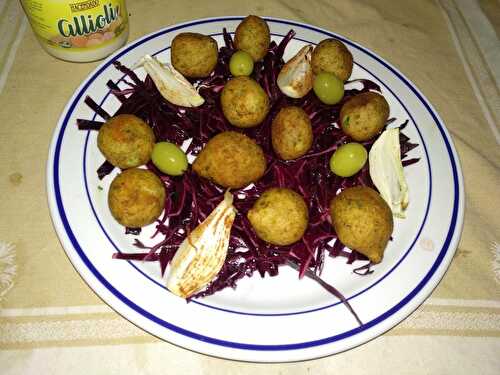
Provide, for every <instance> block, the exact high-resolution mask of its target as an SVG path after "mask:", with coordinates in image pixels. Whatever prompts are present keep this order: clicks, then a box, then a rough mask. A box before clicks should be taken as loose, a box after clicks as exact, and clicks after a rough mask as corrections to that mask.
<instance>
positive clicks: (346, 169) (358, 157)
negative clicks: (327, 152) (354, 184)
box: [330, 142, 368, 177]
mask: <svg viewBox="0 0 500 375" xmlns="http://www.w3.org/2000/svg"><path fill="white" fill-rule="evenodd" d="M367 158H368V152H367V151H366V148H365V147H364V146H363V145H362V144H360V143H356V142H351V143H346V144H345V145H342V146H340V147H339V148H338V149H337V150H336V151H335V152H334V153H333V155H332V157H331V158H330V169H331V170H332V172H333V173H335V174H336V175H337V176H340V177H351V176H353V175H355V174H356V173H358V172H359V171H360V170H361V168H363V166H364V165H365V163H366V159H367Z"/></svg>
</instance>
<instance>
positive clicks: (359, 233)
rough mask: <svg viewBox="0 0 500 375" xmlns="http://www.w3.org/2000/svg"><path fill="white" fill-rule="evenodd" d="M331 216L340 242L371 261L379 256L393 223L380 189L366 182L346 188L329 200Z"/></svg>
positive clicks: (378, 258)
mask: <svg viewBox="0 0 500 375" xmlns="http://www.w3.org/2000/svg"><path fill="white" fill-rule="evenodd" d="M330 216H331V218H332V225H333V227H334V229H335V232H337V235H338V238H339V240H340V242H342V243H343V244H344V245H346V246H347V247H349V248H351V249H353V250H356V251H359V252H360V253H362V254H364V255H366V256H367V257H368V259H370V260H371V261H372V262H373V263H379V262H380V261H381V260H382V257H383V255H384V250H385V248H386V246H387V243H388V242H389V239H390V238H391V234H392V230H393V226H394V223H393V219H392V212H391V209H390V208H389V206H388V205H387V203H386V202H385V201H384V200H383V199H382V197H381V196H380V194H379V193H377V192H376V191H375V190H373V189H371V188H369V187H366V186H355V187H351V188H347V189H345V190H343V191H342V192H341V193H340V194H338V195H337V196H336V197H334V198H333V199H332V201H331V202H330Z"/></svg>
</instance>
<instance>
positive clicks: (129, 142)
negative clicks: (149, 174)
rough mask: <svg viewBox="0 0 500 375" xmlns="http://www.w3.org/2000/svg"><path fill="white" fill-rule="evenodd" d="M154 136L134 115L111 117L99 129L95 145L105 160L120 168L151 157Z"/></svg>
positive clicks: (144, 162) (131, 166) (143, 162)
mask: <svg viewBox="0 0 500 375" xmlns="http://www.w3.org/2000/svg"><path fill="white" fill-rule="evenodd" d="M154 144H155V136H154V133H153V131H152V130H151V128H150V127H149V126H148V125H147V124H146V123H145V122H144V121H143V120H141V119H140V118H139V117H137V116H135V115H129V114H123V115H117V116H114V117H111V118H110V119H109V120H107V121H106V122H105V123H104V125H102V126H101V128H100V129H99V134H98V135H97V147H98V148H99V150H100V151H101V152H102V154H103V155H104V157H105V158H106V160H107V161H109V162H110V163H111V164H113V165H114V166H115V167H118V168H121V169H127V168H133V167H138V166H140V165H143V164H146V163H147V162H148V161H149V160H150V159H151V153H152V152H153V147H154Z"/></svg>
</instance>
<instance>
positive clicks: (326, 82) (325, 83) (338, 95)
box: [313, 72, 344, 104]
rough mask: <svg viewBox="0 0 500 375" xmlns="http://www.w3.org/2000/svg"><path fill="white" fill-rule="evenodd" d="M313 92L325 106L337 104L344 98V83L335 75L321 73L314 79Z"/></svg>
mask: <svg viewBox="0 0 500 375" xmlns="http://www.w3.org/2000/svg"><path fill="white" fill-rule="evenodd" d="M313 90H314V93H315V94H316V96H317V97H318V99H319V100H321V101H322V102H323V103H325V104H337V103H338V102H340V100H341V99H342V97H343V96H344V82H342V80H341V79H339V78H338V77H337V76H336V75H335V74H332V73H327V72H321V73H319V74H318V75H317V76H316V78H315V79H314V84H313Z"/></svg>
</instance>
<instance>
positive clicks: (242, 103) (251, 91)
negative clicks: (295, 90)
mask: <svg viewBox="0 0 500 375" xmlns="http://www.w3.org/2000/svg"><path fill="white" fill-rule="evenodd" d="M220 101H221V106H222V112H223V113H224V116H225V117H226V118H227V120H228V121H229V122H230V123H231V125H234V126H236V127H238V128H251V127H254V126H257V125H259V124H260V123H261V122H262V121H264V119H265V118H266V116H267V114H268V112H269V98H268V96H267V94H266V92H265V91H264V89H263V88H262V87H261V86H260V85H259V84H258V83H257V82H256V81H254V80H253V79H252V78H250V77H243V76H242V77H235V78H233V79H231V80H229V81H228V82H227V83H226V84H225V85H224V89H223V90H222V94H221V97H220Z"/></svg>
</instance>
